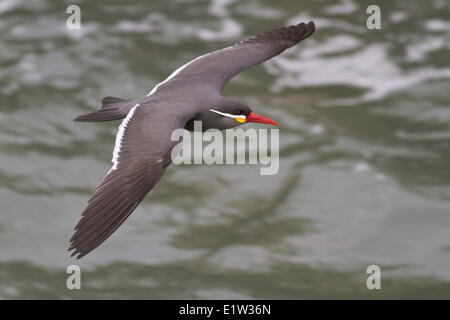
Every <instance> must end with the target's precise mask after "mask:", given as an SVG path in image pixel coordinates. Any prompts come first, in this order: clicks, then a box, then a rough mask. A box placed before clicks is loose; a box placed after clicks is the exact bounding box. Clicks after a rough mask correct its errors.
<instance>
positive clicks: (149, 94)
mask: <svg viewBox="0 0 450 320" xmlns="http://www.w3.org/2000/svg"><path fill="white" fill-rule="evenodd" d="M208 54H209V53H207V54H204V55H202V56H200V57H197V58H195V59H194V60H192V61H189V62H188V63H186V64H185V65H182V66H181V67H179V68H178V69H177V70H175V71H174V72H172V74H171V75H170V76H169V77H168V78H167V79H166V80H164V81H163V82H160V83H158V84H157V85H156V86H155V87H154V88H153V89H152V91H150V92H149V93H148V95H147V97H149V96H151V95H152V94H154V93H155V92H156V90H157V89H158V87H159V86H160V85H162V84H163V83H166V82H167V81H169V80H170V79H173V78H174V77H175V76H176V75H177V74H178V73H180V72H181V70H183V69H184V68H186V67H187V66H188V65H190V64H191V63H193V62H195V61H197V60H198V59H200V58H203V57H204V56H207V55H208Z"/></svg>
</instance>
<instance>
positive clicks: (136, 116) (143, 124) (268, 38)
mask: <svg viewBox="0 0 450 320" xmlns="http://www.w3.org/2000/svg"><path fill="white" fill-rule="evenodd" d="M313 32H314V24H313V23H312V22H309V23H308V24H304V23H301V24H298V25H296V26H290V27H287V28H282V29H278V30H273V31H269V32H266V33H263V34H261V35H258V36H254V37H251V38H249V39H247V40H244V41H241V42H240V43H238V44H235V45H234V46H230V47H227V48H224V49H221V50H217V51H214V52H211V53H208V54H205V55H203V56H200V57H198V58H196V59H194V60H192V61H191V62H189V63H187V64H186V65H184V66H182V67H180V68H179V69H177V70H176V71H175V72H173V73H172V74H171V75H170V76H169V77H168V78H167V79H166V80H165V81H163V82H161V83H160V84H158V85H157V86H156V87H155V88H154V89H153V90H152V91H151V92H150V93H149V94H148V95H147V96H146V97H143V98H140V99H136V100H124V99H120V98H114V97H106V98H104V99H103V100H102V108H101V109H100V110H99V111H98V112H94V113H90V114H87V115H82V116H79V117H78V118H76V119H75V121H86V122H99V121H109V120H117V119H124V120H123V121H122V124H121V125H120V127H119V131H118V133H117V137H116V144H115V148H114V152H113V166H112V168H111V170H110V171H109V172H108V174H107V176H106V177H105V178H104V179H103V181H102V182H101V184H100V185H99V186H98V187H97V189H96V191H95V193H94V195H93V196H92V198H91V199H90V200H89V203H88V206H87V208H86V209H85V210H84V212H83V213H82V218H81V220H80V222H79V223H78V224H77V226H76V227H75V230H76V231H75V234H74V235H73V237H72V238H71V240H70V242H71V246H70V248H69V250H74V252H73V253H72V255H77V258H81V257H82V256H84V255H86V254H87V253H89V252H90V251H92V250H93V249H95V248H96V247H97V246H98V245H100V244H101V243H102V242H103V241H105V240H106V239H107V238H108V237H109V236H110V235H111V234H112V233H113V232H114V231H115V230H116V229H117V228H118V227H119V226H120V225H121V224H122V222H123V221H124V220H125V219H126V218H127V217H128V216H129V215H130V214H131V212H132V211H133V210H134V209H135V208H136V207H137V206H138V205H139V203H140V202H141V201H142V199H143V198H144V197H145V195H146V194H147V193H148V192H149V191H150V190H151V189H152V187H153V186H154V185H155V184H156V183H157V182H158V181H159V179H160V178H161V177H162V175H163V174H164V172H165V169H166V168H167V166H168V165H169V164H170V163H171V151H172V148H173V147H174V146H175V144H176V142H173V141H171V139H170V138H171V134H172V132H173V130H175V129H179V128H186V129H188V130H191V129H192V123H193V121H194V120H199V121H202V126H203V130H207V129H210V128H216V129H220V130H222V129H227V128H232V127H235V126H237V125H240V124H242V123H245V122H262V123H268V124H276V123H275V122H274V121H273V120H271V119H268V118H265V117H263V116H259V115H257V114H255V113H253V112H252V111H251V110H250V108H249V107H248V106H247V105H246V104H244V103H241V102H239V101H238V100H235V99H232V98H225V97H223V96H222V95H221V91H222V89H223V88H224V86H225V85H226V84H227V82H228V81H229V80H230V79H231V78H232V77H233V76H235V75H236V74H237V73H239V72H241V71H243V70H245V69H247V68H249V67H251V66H253V65H255V64H258V63H260V62H263V61H265V60H268V59H270V58H272V57H274V56H276V55H278V54H280V53H281V52H283V51H284V50H285V49H287V48H289V47H292V46H293V45H295V44H297V43H298V42H299V41H301V40H303V39H305V38H306V37H308V36H310V35H311V34H312V33H313Z"/></svg>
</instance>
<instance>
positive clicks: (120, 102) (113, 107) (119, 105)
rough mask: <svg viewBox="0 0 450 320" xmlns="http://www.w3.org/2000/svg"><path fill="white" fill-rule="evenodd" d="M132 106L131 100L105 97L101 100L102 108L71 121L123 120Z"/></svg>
mask: <svg viewBox="0 0 450 320" xmlns="http://www.w3.org/2000/svg"><path fill="white" fill-rule="evenodd" d="M134 105H135V103H134V101H133V100H126V99H121V98H116V97H105V98H103V99H102V107H101V109H100V110H99V111H96V112H92V113H87V114H83V115H81V116H78V117H76V118H75V119H74V120H73V121H82V122H100V121H110V120H118V119H123V118H125V117H126V116H127V114H128V112H129V111H130V110H131V108H133V106H134Z"/></svg>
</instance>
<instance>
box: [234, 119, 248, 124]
mask: <svg viewBox="0 0 450 320" xmlns="http://www.w3.org/2000/svg"><path fill="white" fill-rule="evenodd" d="M236 121H237V122H240V123H244V122H245V121H247V119H242V118H236Z"/></svg>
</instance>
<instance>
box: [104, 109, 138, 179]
mask: <svg viewBox="0 0 450 320" xmlns="http://www.w3.org/2000/svg"><path fill="white" fill-rule="evenodd" d="M137 107H139V103H138V104H136V105H135V106H134V107H133V108H131V110H130V111H129V112H128V114H127V116H126V117H125V119H123V121H122V123H121V124H120V126H119V131H118V132H117V135H116V144H115V145H114V151H113V157H112V160H111V161H112V163H113V166H112V168H111V170H109V171H112V170H116V169H117V165H118V164H119V161H118V160H119V152H120V147H121V145H122V139H123V135H124V134H125V129H126V128H127V126H128V122H130V120H131V118H133V115H134V111H135V110H136V108H137Z"/></svg>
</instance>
